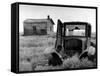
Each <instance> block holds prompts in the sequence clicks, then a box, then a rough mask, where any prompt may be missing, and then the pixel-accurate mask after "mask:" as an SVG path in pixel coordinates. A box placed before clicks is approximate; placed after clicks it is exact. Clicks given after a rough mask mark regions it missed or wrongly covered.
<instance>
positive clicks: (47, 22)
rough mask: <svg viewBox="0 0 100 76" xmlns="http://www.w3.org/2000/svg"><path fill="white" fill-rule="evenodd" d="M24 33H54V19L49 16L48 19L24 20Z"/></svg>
mask: <svg viewBox="0 0 100 76" xmlns="http://www.w3.org/2000/svg"><path fill="white" fill-rule="evenodd" d="M23 24H24V35H47V34H51V33H53V25H54V22H53V20H52V19H51V18H50V17H49V16H48V17H47V18H46V19H26V20H25V21H24V23H23Z"/></svg>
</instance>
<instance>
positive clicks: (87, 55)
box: [18, 4, 97, 72]
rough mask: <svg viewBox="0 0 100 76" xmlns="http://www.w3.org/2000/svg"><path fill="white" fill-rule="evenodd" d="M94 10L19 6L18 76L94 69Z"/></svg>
mask: <svg viewBox="0 0 100 76" xmlns="http://www.w3.org/2000/svg"><path fill="white" fill-rule="evenodd" d="M96 26H97V25H96V8H95V7H91V8H90V7H81V6H79V7H78V6H76V7H75V6H67V5H66V6H63V5H62V6H58V5H57V6H56V5H54V6H53V5H52V6H51V5H36V4H35V5H34V4H33V5H32V4H31V5H28V4H19V52H18V53H19V55H18V56H19V57H18V58H19V59H18V60H19V63H18V64H19V66H18V67H19V72H35V71H54V70H74V69H76V70H77V69H89V68H96V67H97V45H96V44H97V43H96V39H97V38H96V33H97V32H96V31H97V29H96Z"/></svg>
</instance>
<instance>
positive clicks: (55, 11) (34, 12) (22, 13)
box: [19, 5, 96, 32]
mask: <svg viewBox="0 0 100 76" xmlns="http://www.w3.org/2000/svg"><path fill="white" fill-rule="evenodd" d="M95 11H96V10H95V9H86V8H72V7H51V6H36V5H20V7H19V32H23V21H24V20H25V19H46V18H47V16H48V15H50V17H51V18H52V19H53V21H54V23H55V25H54V31H56V27H57V20H58V19H60V20H61V21H62V22H68V21H83V22H88V23H90V24H91V25H92V32H95V31H96V21H95V20H96V12H95Z"/></svg>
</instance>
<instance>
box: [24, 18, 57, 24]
mask: <svg viewBox="0 0 100 76" xmlns="http://www.w3.org/2000/svg"><path fill="white" fill-rule="evenodd" d="M47 21H50V22H51V23H52V24H53V25H54V24H55V23H54V21H53V20H52V19H51V18H50V19H26V20H24V22H25V23H34V22H47Z"/></svg>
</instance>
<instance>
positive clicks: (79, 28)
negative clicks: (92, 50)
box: [55, 20, 91, 56]
mask: <svg viewBox="0 0 100 76" xmlns="http://www.w3.org/2000/svg"><path fill="white" fill-rule="evenodd" d="M90 38H91V25H90V24H89V23H87V22H63V23H62V22H61V20H58V24H57V33H56V43H55V47H57V46H58V45H61V46H62V47H63V49H64V52H65V53H66V54H67V55H69V56H73V55H74V54H75V53H78V54H79V55H80V54H81V53H82V52H83V51H84V50H85V49H87V48H88V47H89V46H90Z"/></svg>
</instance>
